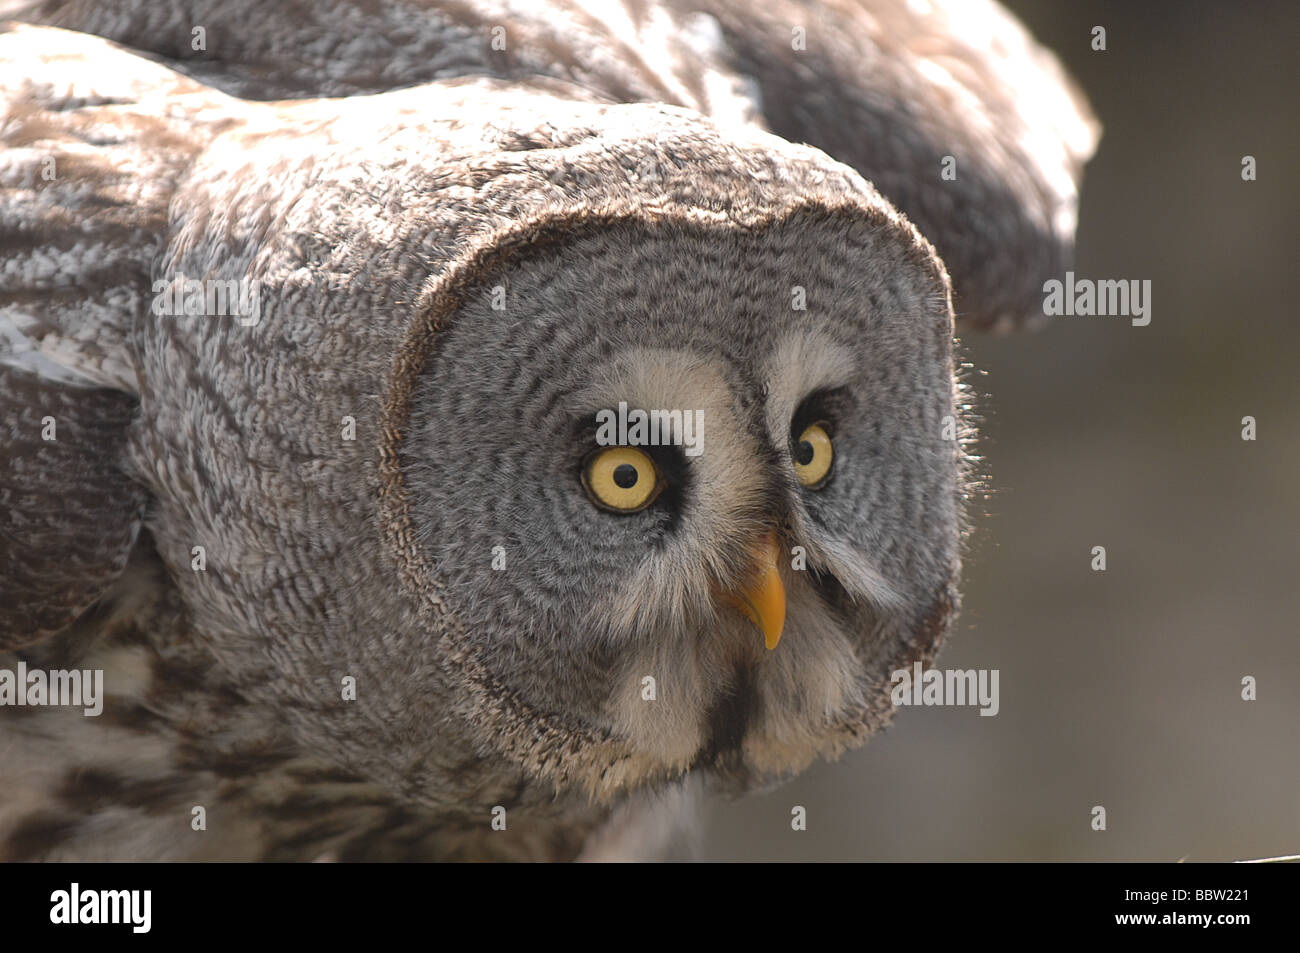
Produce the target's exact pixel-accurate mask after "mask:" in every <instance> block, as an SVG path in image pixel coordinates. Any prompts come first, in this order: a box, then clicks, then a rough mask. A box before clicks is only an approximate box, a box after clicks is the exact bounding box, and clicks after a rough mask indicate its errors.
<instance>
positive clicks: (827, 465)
mask: <svg viewBox="0 0 1300 953" xmlns="http://www.w3.org/2000/svg"><path fill="white" fill-rule="evenodd" d="M834 459H835V453H834V451H833V450H832V449H831V435H830V434H828V433H827V432H826V428H825V427H823V426H822V425H821V424H812V425H811V426H809V427H807V428H805V429H804V432H803V433H801V434H800V435H799V439H798V441H796V442H795V445H794V472H795V475H796V476H798V477H799V482H800V483H802V484H803V485H804V486H810V487H811V486H817V485H818V484H819V483H821V482H822V481H823V480H825V479H826V475H827V474H828V473H830V472H831V461H832V460H834Z"/></svg>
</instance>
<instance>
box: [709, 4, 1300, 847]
mask: <svg viewBox="0 0 1300 953" xmlns="http://www.w3.org/2000/svg"><path fill="white" fill-rule="evenodd" d="M1006 5H1007V6H1009V7H1010V8H1011V9H1012V10H1013V11H1014V12H1015V13H1016V14H1017V15H1018V16H1019V17H1020V18H1021V19H1022V21H1023V22H1024V23H1025V25H1026V26H1028V27H1029V28H1030V30H1031V31H1032V32H1033V34H1034V35H1035V36H1036V37H1037V38H1038V40H1039V41H1040V42H1042V43H1044V44H1045V45H1047V46H1049V47H1050V48H1051V49H1052V50H1054V51H1055V52H1056V54H1057V55H1058V56H1059V57H1060V59H1061V60H1062V62H1063V63H1064V64H1065V66H1066V67H1067V69H1068V70H1069V71H1070V73H1071V74H1072V75H1073V76H1074V77H1075V79H1076V80H1077V81H1078V82H1079V84H1080V85H1081V86H1082V88H1083V89H1084V91H1085V92H1086V94H1087V95H1088V97H1089V99H1090V100H1091V102H1092V105H1093V109H1094V111H1095V112H1096V114H1097V115H1098V117H1099V118H1100V120H1101V121H1102V123H1103V124H1104V126H1105V133H1104V137H1103V139H1102V142H1101V147H1100V150H1099V152H1098V154H1097V156H1096V158H1095V159H1094V160H1093V162H1092V164H1091V165H1090V167H1089V169H1088V172H1087V175H1086V178H1085V180H1084V190H1083V199H1082V204H1081V210H1080V226H1079V247H1078V255H1077V258H1076V264H1075V272H1076V274H1077V275H1079V276H1080V277H1085V276H1086V277H1094V278H1138V279H1150V280H1151V282H1152V304H1153V308H1152V320H1151V324H1150V325H1149V326H1147V327H1142V328H1135V327H1132V326H1131V325H1130V324H1129V322H1128V320H1127V319H1122V318H1099V317H1062V318H1057V319H1055V322H1054V323H1053V324H1051V325H1049V326H1048V327H1046V328H1045V329H1043V330H1041V331H1039V332H1037V333H1032V334H1025V335H1016V336H1010V337H1003V338H991V337H985V336H976V335H970V336H968V337H966V338H965V339H964V340H963V348H964V351H965V357H966V359H967V360H968V361H970V362H971V363H972V364H973V365H974V367H975V371H974V372H972V373H971V375H970V380H971V382H972V383H973V384H974V385H975V387H976V388H977V391H978V392H979V393H980V394H981V395H982V396H981V399H980V410H981V412H982V414H983V416H984V418H985V419H984V421H983V425H982V430H983V436H982V440H981V442H980V452H981V453H982V454H983V455H984V456H985V458H986V459H985V468H986V470H987V472H989V473H990V474H991V475H992V485H993V493H992V496H991V498H989V499H988V500H986V501H982V502H980V503H979V504H978V505H977V506H976V507H975V510H974V513H973V516H974V527H975V531H974V534H973V536H972V538H971V540H970V545H969V548H968V553H967V564H966V572H965V583H964V593H965V604H964V610H963V613H962V617H961V620H960V622H959V624H958V626H957V627H956V629H955V630H954V632H953V634H952V636H951V637H950V640H949V642H948V645H947V648H946V649H945V650H944V651H943V653H942V654H941V655H940V657H939V660H938V663H937V664H938V666H939V667H941V668H996V669H999V670H1000V671H1001V684H1000V689H1001V712H1000V713H999V714H998V715H997V717H993V718H982V717H980V716H979V714H978V711H977V709H974V708H904V709H901V710H900V712H899V715H898V717H897V719H896V720H895V722H894V726H893V727H892V728H891V729H890V730H889V731H888V732H886V733H885V734H884V735H882V736H880V737H878V738H876V739H874V740H873V741H871V742H870V743H869V744H868V745H867V746H866V748H864V749H862V750H860V751H856V752H852V753H850V754H848V755H846V756H844V757H843V758H842V759H841V760H840V761H838V762H835V763H833V764H822V765H819V766H817V767H816V768H814V769H812V770H810V771H809V772H807V773H806V774H805V775H803V776H802V777H800V778H799V779H798V780H796V781H794V782H792V783H790V784H788V785H785V786H783V787H781V788H779V789H778V790H776V791H775V792H773V793H771V794H766V795H758V796H753V797H750V798H748V799H746V800H743V801H740V802H724V801H715V802H713V803H712V804H711V805H710V809H709V812H708V814H707V818H706V820H707V823H706V828H705V830H706V836H705V841H704V846H703V857H704V858H705V859H711V860H894V861H906V860H1031V859H1032V860H1159V861H1176V860H1180V859H1184V858H1186V859H1187V860H1189V861H1210V860H1230V859H1240V858H1249V857H1265V856H1271V855H1276V854H1283V853H1300V743H1298V741H1297V739H1298V737H1300V623H1298V622H1297V618H1296V591H1297V588H1300V544H1298V539H1297V537H1298V534H1300V500H1298V498H1297V492H1296V489H1297V482H1298V481H1297V476H1298V475H1300V409H1298V408H1297V396H1296V387H1295V379H1296V373H1295V362H1296V360H1297V357H1300V321H1297V316H1296V313H1295V312H1296V307H1295V304H1294V302H1293V300H1292V287H1293V280H1294V275H1295V274H1296V272H1297V270H1300V269H1297V267H1296V266H1297V261H1296V259H1297V257H1300V241H1297V235H1298V229H1297V224H1296V223H1297V221H1298V220H1300V208H1298V207H1297V206H1298V205H1300V201H1298V199H1300V178H1298V172H1300V163H1298V162H1297V158H1296V157H1297V155H1298V154H1300V123H1298V122H1297V106H1296V98H1297V93H1298V92H1300V84H1298V83H1297V56H1296V53H1295V50H1296V46H1297V41H1298V40H1300V4H1296V3H1272V4H1267V5H1265V4H1262V3H1228V2H1220V3H1208V2H1203V3H1194V2H1185V3H1141V4H1137V3H1119V2H1117V3H1070V4H1068V5H1067V4H1066V3H1063V2H1060V3H1058V2H1053V3H1046V2H1041V0H1040V2H1034V0H1020V2H1010V3H1007V4H1006ZM1094 25H1101V26H1104V27H1106V31H1107V46H1108V49H1107V50H1106V52H1104V53H1103V52H1093V51H1092V49H1091V47H1090V40H1091V29H1092V27H1093V26H1094ZM1247 154H1249V155H1254V156H1255V157H1256V159H1257V161H1258V180H1257V181H1255V182H1243V181H1242V179H1241V174H1240V173H1241V158H1242V156H1243V155H1247ZM1245 415H1252V416H1254V417H1255V418H1256V419H1257V421H1258V427H1259V432H1258V439H1257V440H1256V441H1255V442H1253V443H1248V442H1244V441H1242V439H1241V418H1242V417H1243V416H1245ZM1099 545H1100V546H1105V547H1106V552H1107V567H1108V568H1107V571H1106V572H1104V573H1100V572H1093V571H1092V570H1091V568H1090V563H1091V554H1090V553H1091V549H1092V547H1093V546H1099ZM1244 675H1253V676H1255V677H1256V679H1257V680H1258V700H1257V701H1254V702H1245V701H1242V700H1241V679H1242V677H1243V676H1244ZM796 804H800V805H803V806H805V807H806V808H807V811H808V829H807V831H804V832H794V831H792V830H791V829H790V809H791V806H792V805H796ZM1098 804H1100V805H1104V806H1105V807H1106V810H1107V826H1108V829H1107V830H1106V831H1104V832H1096V831H1093V830H1092V829H1091V826H1090V821H1091V813H1090V812H1091V809H1092V807H1093V805H1098Z"/></svg>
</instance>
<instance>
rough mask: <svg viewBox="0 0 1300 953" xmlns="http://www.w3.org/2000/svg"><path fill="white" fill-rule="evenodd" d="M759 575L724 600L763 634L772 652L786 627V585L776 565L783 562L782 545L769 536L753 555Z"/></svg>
mask: <svg viewBox="0 0 1300 953" xmlns="http://www.w3.org/2000/svg"><path fill="white" fill-rule="evenodd" d="M754 559H755V562H756V563H757V565H758V576H757V577H756V578H755V580H754V581H753V583H751V584H750V585H749V586H748V587H747V588H746V589H745V591H744V592H728V593H726V594H725V595H724V596H723V600H724V601H725V602H727V603H728V604H729V605H731V606H734V607H735V608H737V609H739V610H740V611H741V612H742V613H744V615H745V617H746V618H748V619H749V621H751V622H753V623H754V625H756V626H758V628H759V629H760V630H761V631H762V633H763V638H764V640H765V641H766V643H767V647H768V648H769V649H774V648H776V644H777V643H778V642H780V641H781V630H782V629H783V628H785V585H784V584H783V583H782V582H781V572H780V570H779V569H778V568H777V563H778V561H779V560H780V559H781V545H780V543H778V542H777V539H776V536H775V535H773V534H769V535H768V536H767V537H766V538H765V539H764V540H763V542H762V543H761V544H760V545H759V547H758V549H757V550H755V552H754Z"/></svg>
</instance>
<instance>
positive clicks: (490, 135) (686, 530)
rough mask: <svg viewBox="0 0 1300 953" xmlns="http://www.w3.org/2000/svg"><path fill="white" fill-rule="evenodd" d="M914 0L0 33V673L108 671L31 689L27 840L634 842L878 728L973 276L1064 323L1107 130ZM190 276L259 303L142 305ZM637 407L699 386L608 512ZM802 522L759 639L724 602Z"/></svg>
mask: <svg viewBox="0 0 1300 953" xmlns="http://www.w3.org/2000/svg"><path fill="white" fill-rule="evenodd" d="M933 6H934V8H935V9H933V10H931V11H930V12H928V13H926V12H922V11H921V10H920V9H919V7H918V5H916V4H910V5H907V4H902V3H895V2H892V0H891V2H873V3H867V4H864V5H863V6H862V8H859V7H857V6H856V5H851V4H850V5H845V6H844V7H843V8H842V9H841V8H840V7H838V6H835V7H833V8H829V9H826V10H822V9H820V8H819V9H817V10H812V9H809V8H807V7H805V6H803V5H800V4H776V5H772V6H768V7H765V8H764V9H763V10H762V11H753V10H750V9H749V8H748V7H747V6H742V5H739V4H735V5H733V4H731V3H726V2H711V3H701V4H694V5H687V4H684V3H676V2H672V3H668V4H666V5H654V4H633V3H629V4H627V5H626V6H625V7H624V6H612V5H605V4H601V5H596V4H592V5H589V6H588V5H583V4H577V3H562V2H556V3H546V4H531V5H527V6H526V7H524V6H522V5H520V6H519V8H518V9H516V5H514V4H502V5H499V8H498V7H497V6H496V5H492V4H484V5H481V7H480V8H479V9H478V10H477V12H473V13H471V12H468V11H467V10H466V9H464V8H463V7H462V6H461V5H459V4H440V3H430V2H413V3H391V4H383V3H380V4H375V3H362V2H352V0H348V2H342V0H333V2H323V3H318V4H310V3H303V4H298V3H284V4H265V3H253V2H248V3H239V2H235V3H223V4H212V5H206V4H191V3H146V2H115V3H90V2H84V3H83V2H57V3H54V2H51V3H43V4H37V5H35V6H34V7H32V8H31V9H29V10H27V11H26V12H25V13H24V14H22V16H23V19H25V20H28V21H32V22H39V23H44V24H52V25H54V26H58V27H67V28H70V29H72V30H77V31H84V32H66V31H64V30H57V29H50V28H48V27H46V26H34V25H27V24H19V23H16V22H14V23H10V24H8V25H7V26H6V27H5V28H4V31H3V32H0V97H2V101H3V103H4V106H5V109H6V116H5V119H4V120H3V122H2V123H0V142H2V143H3V150H4V151H3V152H2V153H0V185H3V187H4V191H3V192H2V193H0V247H3V248H4V250H5V252H4V253H5V264H4V268H3V271H2V272H0V330H3V332H4V339H3V341H0V409H3V411H4V415H3V418H2V419H3V421H4V426H5V427H6V437H7V438H8V439H9V440H10V441H11V442H12V443H11V444H10V445H9V446H7V447H6V448H5V451H4V460H3V468H0V502H3V504H4V506H5V512H4V513H3V514H2V515H0V518H3V519H4V520H5V523H4V526H3V529H4V532H3V534H2V535H0V569H2V571H3V572H2V575H0V649H7V650H9V654H7V655H6V654H0V668H5V667H12V666H13V664H14V663H15V662H16V660H17V659H18V658H19V657H21V658H22V659H23V660H24V661H25V662H26V663H27V664H28V666H30V667H44V668H51V669H53V668H70V667H78V668H102V669H103V670H104V672H105V690H106V693H107V698H106V700H105V704H104V714H103V715H102V716H100V717H99V718H87V717H84V716H83V715H82V713H81V710H80V709H71V708H45V709H36V708H25V709H17V708H0V748H3V750H4V752H5V756H4V759H3V761H2V762H0V856H3V857H9V858H21V859H27V858H49V859H60V858H89V859H184V858H194V859H277V860H286V859H315V858H320V857H325V858H336V859H365V858H370V859H417V858H429V859H470V858H483V859H498V858H499V859H569V858H573V857H577V856H580V855H582V856H587V857H592V858H600V857H615V856H619V857H622V856H655V855H657V854H659V853H660V852H662V851H663V850H666V849H668V848H669V846H670V844H671V842H672V840H673V837H672V835H673V834H674V832H677V831H679V830H680V828H681V826H682V825H683V824H684V823H686V822H687V821H688V820H689V815H690V811H691V807H692V804H693V803H694V799H695V796H696V794H697V791H698V789H700V788H703V787H714V788H716V789H718V790H722V791H727V792H740V791H744V790H747V789H750V788H752V787H755V786H758V785H761V784H766V783H769V782H770V781H772V780H775V779H779V778H780V777H782V776H787V775H789V774H791V773H793V772H796V771H798V770H801V769H802V768H804V767H805V766H807V765H808V764H809V763H810V762H811V761H812V760H813V759H815V758H817V757H819V756H834V755H837V754H839V753H840V752H841V751H843V750H845V749H846V748H848V747H852V746H855V745H858V744H860V743H862V742H863V741H864V740H865V739H866V738H867V737H868V736H869V735H870V734H871V733H872V732H874V731H876V730H878V729H879V728H881V727H882V726H883V725H884V724H885V723H886V722H887V721H888V719H889V718H890V716H891V713H892V709H891V706H890V702H889V692H888V684H889V674H890V672H891V671H892V670H893V669H895V668H899V667H904V666H907V665H910V664H911V663H912V662H913V661H915V660H918V659H921V660H928V659H929V658H931V657H932V655H933V653H934V652H935V651H936V649H937V647H938V645H939V644H940V641H941V639H942V636H943V634H944V633H945V631H946V629H947V628H948V626H949V624H950V622H951V619H952V616H953V613H954V612H955V609H956V606H957V602H958V596H957V581H958V574H959V567H960V543H961V533H962V526H963V522H962V500H963V496H964V493H965V487H966V459H965V454H964V449H963V442H964V440H966V439H967V438H968V437H969V436H970V431H969V427H968V426H967V425H966V424H964V423H963V422H962V419H961V418H962V412H961V410H960V409H959V406H958V404H959V402H958V400H957V399H956V395H957V389H958V388H957V384H956V381H955V374H954V360H953V353H952V335H953V330H954V314H953V300H954V299H955V301H956V302H957V306H958V309H959V313H960V315H961V316H962V318H963V319H964V320H965V321H966V322H967V323H968V324H970V325H971V326H975V327H987V326H994V325H1006V324H1012V323H1018V322H1020V321H1022V320H1024V319H1026V318H1029V317H1032V316H1033V314H1034V313H1036V312H1038V310H1039V305H1038V301H1039V299H1038V297H1037V294H1038V289H1039V287H1041V283H1042V281H1043V279H1044V277H1045V276H1050V275H1051V274H1053V273H1055V272H1056V271H1058V270H1060V269H1061V268H1063V267H1064V263H1065V262H1066V261H1067V260H1068V252H1069V247H1070V242H1071V233H1072V230H1073V214H1074V202H1075V182H1076V180H1077V176H1078V173H1079V169H1080V166H1081V163H1082V161H1083V160H1084V159H1085V158H1086V156H1087V154H1088V152H1089V151H1090V150H1091V147H1092V140H1093V137H1094V132H1093V131H1092V127H1091V124H1090V120H1088V119H1087V118H1086V115H1085V113H1084V109H1083V107H1082V106H1081V104H1080V103H1079V101H1078V100H1077V98H1075V97H1074V96H1073V94H1072V93H1070V92H1069V91H1068V90H1067V89H1066V87H1065V86H1064V80H1063V79H1062V78H1061V76H1060V73H1059V69H1058V68H1057V67H1056V66H1055V64H1054V62H1053V61H1052V60H1051V59H1050V57H1048V56H1047V54H1045V53H1043V52H1042V51H1040V50H1038V49H1036V48H1035V47H1033V45H1032V43H1031V42H1030V41H1029V40H1028V39H1027V37H1025V36H1024V34H1023V32H1022V31H1021V30H1020V28H1019V27H1018V26H1016V25H1015V24H1014V23H1012V22H1011V21H1010V20H1009V18H1007V17H1006V16H1005V14H1003V13H1001V12H1000V11H998V10H996V9H994V8H992V7H984V6H983V5H981V7H980V9H981V12H982V14H983V16H984V19H980V20H975V21H973V22H977V23H979V24H981V29H983V30H984V31H985V33H986V34H989V35H982V34H979V33H975V32H972V31H971V30H969V29H963V30H956V29H955V27H954V24H953V23H951V22H949V17H950V14H949V12H948V10H947V7H946V5H941V4H934V5H933ZM962 22H963V23H965V22H966V19H965V16H963V18H962ZM199 25H201V26H203V27H204V28H205V31H206V47H207V49H206V50H205V51H195V50H194V49H192V47H191V37H192V30H193V27H195V26H199ZM496 26H503V27H504V28H505V34H504V35H505V44H506V49H505V50H497V49H494V48H493V40H494V33H493V28H494V27H496ZM794 27H803V28H805V29H806V45H807V49H806V50H803V51H796V50H794V49H793V48H792V47H791V36H792V28H794ZM90 33H97V34H101V35H102V36H104V37H109V38H111V39H112V40H116V41H117V42H118V43H121V44H123V45H127V46H132V47H135V48H137V49H141V50H145V51H148V52H150V53H152V54H154V56H153V57H152V58H146V57H144V56H141V55H138V54H137V53H135V52H132V51H130V50H127V49H123V48H120V47H118V46H116V45H115V44H114V43H111V42H108V41H107V40H105V39H101V38H99V37H96V36H91V35H88V34H90ZM398 87H403V88H398ZM1031 87H1032V89H1031ZM385 90H387V91H386V92H385ZM1031 93H1032V96H1031V95H1030V94H1031ZM367 94H375V95H367ZM308 96H316V97H326V98H315V99H306V98H303V97H308ZM1027 104H1028V105H1027ZM805 142H806V143H810V144H797V143H805ZM823 150H825V151H823ZM949 154H951V155H955V156H957V168H958V177H957V179H956V180H955V181H949V180H944V179H941V177H940V162H941V159H942V158H943V156H945V155H949ZM46 159H52V160H53V163H52V165H53V168H54V169H55V170H56V173H55V175H54V176H53V177H52V178H47V177H43V176H42V169H43V168H44V167H45V165H44V163H45V160H46ZM905 216H906V217H905ZM931 242H933V243H934V244H933V245H932V244H931ZM936 249H937V251H936ZM945 264H946V265H947V268H945ZM950 274H951V276H952V278H951V282H950V278H949V275H950ZM184 278H189V279H201V280H204V281H217V280H221V281H225V280H232V281H236V282H242V283H243V286H244V287H248V288H253V289H255V291H256V303H257V309H256V313H255V314H253V315H251V316H246V315H221V316H216V315H190V316H186V315H183V314H182V315H167V314H161V315H160V314H158V313H157V307H156V304H157V299H156V297H155V294H156V289H157V288H158V287H160V285H159V284H158V283H159V282H161V283H162V284H163V285H165V284H166V283H168V282H175V281H177V280H181V279H184ZM795 289H800V290H801V293H802V294H803V296H804V304H805V305H806V308H799V307H797V306H796V305H794V304H793V302H794V301H795V300H797V299H798V293H796V291H795ZM619 401H625V402H628V403H630V404H633V405H635V406H641V407H664V408H691V409H699V410H702V411H703V414H704V418H703V419H704V420H705V421H706V424H705V431H704V441H705V443H704V447H705V450H704V452H703V453H702V454H700V455H699V456H698V457H693V458H687V457H682V456H680V455H673V454H672V453H668V454H667V455H665V456H662V459H661V461H660V462H661V466H662V467H663V468H664V470H665V472H666V473H667V482H668V484H669V486H670V488H669V490H667V491H665V494H664V496H663V498H662V500H659V501H656V503H655V504H654V505H653V506H651V507H649V508H647V509H644V510H642V511H640V512H635V513H628V514H621V513H611V512H608V511H606V510H603V509H601V508H599V507H597V506H594V505H593V502H592V500H591V499H590V498H589V496H588V493H587V492H584V485H583V482H582V480H581V479H580V474H581V473H582V472H583V467H584V460H585V459H586V458H587V456H588V454H589V453H590V452H591V451H592V449H593V443H592V435H591V433H590V421H591V420H592V419H593V415H594V414H595V412H596V411H598V410H600V409H601V408H607V407H612V406H617V404H618V402H619ZM809 414H812V415H814V416H815V417H816V419H819V420H825V421H826V422H827V423H828V425H829V426H832V427H833V431H834V433H833V436H834V446H835V461H836V462H835V467H836V469H835V470H834V471H833V475H832V478H831V482H829V483H828V484H827V485H826V486H825V487H824V488H818V489H815V490H810V489H807V488H805V487H804V486H802V485H801V484H800V482H799V480H798V479H796V476H795V472H794V470H793V468H792V466H791V449H792V443H791V441H792V440H794V439H796V437H797V434H796V435H792V431H791V428H792V427H793V426H794V424H795V422H796V421H800V420H804V419H805V417H807V415H809ZM818 415H819V416H818ZM46 416H53V417H54V418H55V419H56V421H57V426H58V439H57V441H53V442H51V441H47V440H44V439H43V438H42V436H41V432H40V423H41V420H42V418H44V417H46ZM807 419H808V420H812V419H814V417H807ZM954 424H955V425H956V426H957V427H958V429H959V433H958V439H952V433H951V427H952V426H953V425H954ZM349 428H351V430H350V429H349ZM657 459H659V458H657ZM769 537H770V538H771V539H774V540H776V541H777V543H778V544H779V550H780V552H781V553H782V554H783V555H782V558H781V563H780V567H779V569H780V579H781V586H782V587H783V592H784V594H785V596H784V598H785V599H786V600H787V603H786V604H787V605H788V611H787V614H786V624H785V633H784V635H783V637H782V640H781V643H780V645H779V646H778V647H777V648H776V649H775V650H772V651H768V650H767V649H765V647H764V643H763V638H762V636H761V635H759V634H757V633H756V632H755V629H754V626H753V624H752V623H751V622H749V621H748V620H747V619H746V618H745V617H744V616H743V615H742V614H741V613H739V612H736V611H734V609H732V608H729V607H728V606H727V605H725V604H724V602H723V601H722V600H721V595H722V594H725V593H729V592H736V591H741V590H744V589H745V588H746V587H747V586H750V585H752V580H753V577H754V571H755V570H754V561H753V553H754V551H755V546H756V545H757V544H758V542H759V541H760V540H763V539H766V538H769ZM195 547H202V557H201V558H202V568H201V569H196V568H195V566H196V562H195V560H196V555H195ZM793 547H802V549H803V550H804V551H806V562H807V570H806V571H803V570H801V569H799V568H797V567H796V566H795V565H794V560H793V559H792V558H791V555H792V551H793ZM646 676H651V677H653V678H654V679H655V680H656V689H657V696H656V698H655V699H654V700H653V701H648V700H646V698H645V697H644V695H643V680H644V679H645V677H646ZM345 679H355V686H356V697H355V699H350V698H347V697H345V692H344V691H343V690H342V686H343V685H344V684H345ZM195 806H203V807H204V808H205V809H206V812H207V829H206V830H205V831H195V830H192V828H191V816H192V809H193V808H194V807H195ZM495 807H504V808H505V811H506V816H507V818H508V824H507V827H506V829H505V830H495V829H493V827H492V825H491V821H492V811H493V809H494V808H495Z"/></svg>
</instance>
